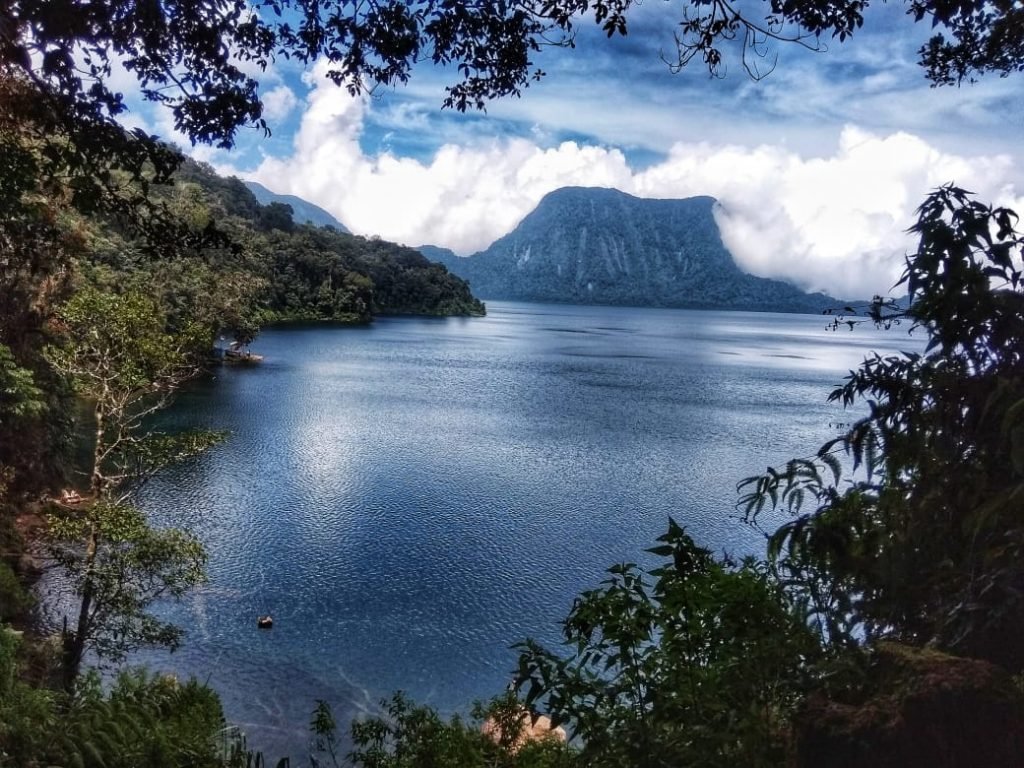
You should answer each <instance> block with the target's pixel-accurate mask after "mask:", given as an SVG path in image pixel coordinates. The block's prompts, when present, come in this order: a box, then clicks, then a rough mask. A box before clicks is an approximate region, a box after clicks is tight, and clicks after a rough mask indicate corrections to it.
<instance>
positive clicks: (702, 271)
mask: <svg viewBox="0 0 1024 768" xmlns="http://www.w3.org/2000/svg"><path fill="white" fill-rule="evenodd" d="M714 205H715V200H714V199H713V198H710V197H693V198H688V199H685V200H646V199H641V198H637V197H633V196H631V195H627V194H625V193H623V192H619V191H617V190H614V189H589V188H580V187H568V188H564V189H559V190H556V191H555V192H552V193H550V194H548V195H547V196H546V197H544V199H542V200H541V202H540V203H539V204H538V206H537V207H536V208H535V209H534V210H533V212H531V213H530V214H529V215H528V216H527V217H526V218H525V219H523V221H522V222H521V223H520V224H519V226H518V227H516V229H515V230H513V231H512V232H511V233H509V234H508V235H506V236H505V237H503V238H501V239H500V240H498V241H496V242H495V243H494V244H492V245H491V246H490V247H489V248H487V249H486V250H484V251H481V252H480V253H477V254H474V255H473V256H469V257H467V258H459V257H458V256H456V255H455V254H454V253H452V252H451V251H447V250H445V249H439V248H433V247H430V246H425V247H424V248H423V249H421V250H422V251H423V252H424V253H425V254H426V255H427V256H428V258H431V259H432V260H435V261H439V262H440V263H442V264H444V265H445V266H447V267H448V269H449V270H450V271H451V272H453V273H454V274H456V275H458V276H460V277H462V278H464V279H466V280H467V281H469V283H470V285H471V287H472V289H473V291H474V293H476V294H477V295H479V296H482V297H486V298H494V299H516V300H526V301H555V302H568V303H579V304H626V305H633V306H660V307H706V308H723V309H752V310H774V311H790V312H819V311H821V310H822V309H824V308H826V307H830V306H836V305H837V303H838V301H837V300H836V299H832V298H830V297H827V296H824V295H822V294H805V293H804V292H803V291H801V290H799V289H798V288H796V287H794V286H792V285H790V284H788V283H784V282H782V281H779V280H769V279H765V278H759V277H754V276H753V275H748V274H746V273H744V272H743V271H741V270H740V269H739V267H737V266H736V263H735V262H734V261H733V258H732V256H731V254H730V253H729V252H728V250H726V248H725V246H724V245H723V244H722V239H721V236H720V234H719V231H718V225H717V224H716V222H715V219H714V216H713V215H712V210H713V207H714Z"/></svg>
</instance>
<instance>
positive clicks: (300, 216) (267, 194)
mask: <svg viewBox="0 0 1024 768" xmlns="http://www.w3.org/2000/svg"><path fill="white" fill-rule="evenodd" d="M242 183H243V184H245V186H246V187H248V188H249V191H250V192H252V194H253V197H255V198H256V201H257V202H258V203H259V204H260V205H270V204H271V203H284V204H285V205H290V206H291V207H292V219H294V221H295V223H296V224H312V225H313V226H314V227H333V228H334V229H336V230H338V231H339V232H344V233H346V234H347V233H348V227H346V226H345V225H344V224H342V223H341V222H340V221H338V220H337V219H336V218H334V217H333V216H332V215H331V214H329V213H328V212H327V211H325V210H324V209H323V208H321V207H320V206H318V205H313V204H312V203H311V202H309V201H308V200H303V199H302V198H301V197H296V196H295V195H279V194H277V193H276V192H271V191H270V190H269V189H267V188H266V187H264V186H263V185H262V184H260V183H259V182H258V181H243V182H242Z"/></svg>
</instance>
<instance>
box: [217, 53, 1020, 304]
mask: <svg viewBox="0 0 1024 768" xmlns="http://www.w3.org/2000/svg"><path fill="white" fill-rule="evenodd" d="M323 74H324V73H323V67H322V66H321V67H318V68H317V69H316V70H315V71H314V73H313V74H312V75H311V76H310V77H309V78H308V81H307V82H308V83H309V84H310V85H311V86H312V90H311V92H310V94H309V96H308V99H307V101H306V104H305V114H304V116H303V119H302V124H301V127H300V129H299V131H298V133H297V134H296V137H295V141H294V151H293V154H292V155H291V156H290V157H288V158H284V159H280V158H266V159H265V160H264V161H263V162H262V163H261V164H260V165H259V166H258V167H257V168H256V169H254V170H253V171H251V172H247V173H244V172H243V173H240V175H243V176H246V177H248V178H253V179H256V180H257V181H260V182H262V183H263V184H265V185H266V186H268V187H269V188H271V189H273V190H274V191H276V192H281V193H289V194H296V195H299V196H300V197H303V198H306V199H308V200H310V201H312V202H315V203H317V204H318V205H321V206H323V207H324V208H326V209H328V210H330V211H331V212H332V213H333V214H335V215H336V216H338V218H339V219H341V221H343V222H344V223H345V224H346V226H348V227H349V228H351V229H352V230H353V231H354V232H357V233H359V234H364V235H374V234H377V235H380V236H382V237H385V238H388V239H391V240H396V241H398V242H404V243H408V244H412V245H417V244H421V243H433V244H436V245H442V246H447V247H449V248H452V249H454V250H455V251H457V252H460V253H470V252H472V251H475V250H478V249H481V248H484V247H486V246H487V245H489V244H490V243H491V242H492V241H493V240H495V239H496V238H498V237H500V236H502V235H504V234H506V233H507V232H508V231H510V230H511V229H512V228H513V227H514V226H515V225H516V224H517V223H518V221H519V220H521V219H522V217H523V216H525V215H526V214H527V213H528V212H529V211H530V210H532V208H533V207H534V206H535V205H536V204H537V202H538V201H539V200H540V198H541V197H542V196H543V195H544V194H546V193H547V192H550V191H551V190H554V189H557V188H558V187H562V186H567V185H580V186H605V187H616V188H618V189H621V190H623V191H625V192H630V193H633V194H636V195H639V196H642V197H686V196H690V195H713V196H715V197H716V198H718V200H719V202H720V204H721V205H720V208H719V210H718V213H717V220H718V223H719V226H720V228H721V230H722V236H723V240H724V241H725V243H726V245H727V247H729V249H730V250H731V251H732V253H733V255H734V256H735V258H736V260H737V262H738V263H739V264H740V265H741V266H742V267H743V268H744V269H746V270H747V271H750V272H753V273H755V274H759V275H764V276H772V277H783V278H787V279H790V280H792V281H794V282H796V283H798V284H800V285H801V286H803V287H806V288H814V289H821V290H826V291H828V292H830V293H832V294H833V295H837V296H840V297H850V298H855V297H866V296H870V295H872V294H874V293H876V292H879V291H884V290H886V289H887V288H888V287H889V286H891V285H892V284H893V283H894V282H895V280H896V279H897V278H898V276H899V274H900V272H901V270H902V264H903V256H904V254H905V253H906V252H907V251H908V250H910V249H912V247H913V243H912V241H911V238H910V237H909V236H908V235H907V234H906V232H905V230H906V228H907V227H908V226H909V225H910V224H911V223H912V221H913V217H914V211H915V209H916V207H917V206H918V205H919V204H920V202H921V201H922V200H923V198H924V196H925V195H926V194H927V192H928V191H929V190H930V189H932V188H934V187H935V186H937V185H939V184H942V183H945V182H949V181H955V182H956V183H958V184H960V185H961V186H965V187H967V188H969V189H972V190H973V191H975V192H977V193H979V195H980V196H981V198H982V199H985V200H989V201H992V202H997V203H1000V204H1010V205H1012V206H1014V207H1017V208H1018V209H1022V208H1024V199H1021V198H1020V197H1019V195H1020V191H1019V190H1021V189H1022V185H1021V183H1020V179H1021V169H1019V168H1016V167H1015V165H1014V163H1013V161H1012V160H1011V159H1010V158H1009V157H1008V156H1005V155H988V156H985V155H978V156H969V155H957V154H952V153H949V152H944V151H940V150H939V149H937V148H936V147H935V146H933V145H931V144H929V143H928V142H927V141H925V140H924V139H922V138H920V137H918V136H915V135H912V134H910V133H905V132H895V133H890V134H888V135H880V134H873V133H868V132H866V131H863V130H860V129H858V128H854V127H847V128H845V129H843V130H842V133H841V136H840V138H839V141H838V145H837V146H834V147H833V148H832V149H831V150H830V152H825V153H822V152H820V151H819V152H818V154H817V156H807V155H803V154H800V153H798V152H796V151H794V150H792V149H788V148H784V147H780V146H777V145H775V146H771V145H764V146H756V147H751V146H744V145H729V144H722V143H710V142H701V143H695V142H680V143H676V144H675V145H674V146H673V147H672V149H671V150H670V152H669V153H668V156H667V157H666V158H665V159H664V161H662V162H660V163H658V164H657V165H655V166H652V167H650V168H647V169H646V170H644V171H634V170H633V169H631V168H630V167H629V165H628V163H627V161H626V159H625V156H624V155H623V153H622V152H621V151H619V150H618V149H615V148H608V147H601V146H587V145H581V144H579V143H577V142H564V143H562V144H560V145H558V146H556V147H551V148H547V149H545V148H543V147H541V146H538V145H537V144H536V143H534V142H533V141H531V140H528V139H523V138H516V139H493V140H489V141H486V142H476V143H474V144H470V145H466V146H457V145H454V144H448V145H444V146H442V147H441V148H440V149H439V150H438V151H437V152H436V153H435V154H434V156H433V157H432V158H431V159H430V160H429V162H421V161H418V160H415V159H411V158H404V157H398V156H395V155H394V154H392V153H390V152H385V153H382V154H378V155H372V156H370V155H366V154H364V152H363V151H362V149H361V148H360V145H359V136H360V132H361V130H362V125H363V121H364V119H365V118H366V116H367V114H368V110H370V109H372V108H373V102H370V101H367V100H363V99H354V98H352V97H350V96H349V95H348V94H347V93H346V92H345V91H344V89H339V88H336V87H334V86H333V85H332V84H330V83H329V82H327V81H326V79H325V78H324V76H323ZM224 170H228V171H232V172H236V173H239V172H238V171H235V170H234V169H230V168H228V169H224Z"/></svg>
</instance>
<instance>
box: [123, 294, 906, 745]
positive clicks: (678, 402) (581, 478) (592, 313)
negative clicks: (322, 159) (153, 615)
mask: <svg viewBox="0 0 1024 768" xmlns="http://www.w3.org/2000/svg"><path fill="white" fill-rule="evenodd" d="M488 309H489V313H490V314H489V315H488V316H487V317H486V318H482V319H424V318H388V319H381V320H378V321H377V322H375V323H374V324H373V325H372V326H371V327H367V328H339V327H325V326H315V327H305V328H288V329H277V330H269V331H266V332H264V334H263V335H262V336H261V337H260V339H259V341H258V342H257V343H256V344H255V345H254V351H256V352H258V353H260V354H262V355H265V356H266V360H265V362H264V363H263V364H262V365H260V366H257V367H253V368H248V369H242V368H225V369H222V370H220V371H219V372H218V374H217V376H216V379H215V380H214V381H212V382H208V383H204V384H202V385H200V386H198V387H196V388H194V389H193V390H192V391H190V392H189V393H187V394H186V395H185V396H183V397H182V398H181V399H180V400H179V402H178V404H177V405H176V406H175V409H174V411H173V412H172V413H171V414H170V418H171V419H172V420H173V421H174V422H176V423H177V424H179V425H193V426H203V427H211V428H215V429H226V430H230V433H231V435H230V438H229V439H228V440H227V441H226V442H225V443H224V444H222V445H220V446H218V447H217V448H215V449H214V450H213V451H211V452H210V453H209V454H208V455H206V456H204V457H202V458H201V459H200V460H199V461H197V462H195V463H192V464H190V465H188V466H185V467H181V468H178V469H177V470H175V471H174V472H173V473H171V474H168V475H166V476H164V477H163V478H161V479H160V480H159V481H157V482H154V483H153V484H152V485H151V486H149V487H148V489H147V491H146V494H145V498H144V500H143V503H144V506H145V507H146V509H148V510H149V511H151V512H152V513H153V514H154V515H156V516H157V517H158V518H161V519H177V520H184V521H185V522H186V523H188V524H190V525H192V526H193V527H194V528H195V529H196V530H197V531H198V532H199V533H200V535H201V536H202V537H203V539H204V541H205V542H206V545H207V547H208V548H209V553H210V564H209V572H210V581H209V583H208V584H207V585H206V586H205V587H203V588H202V589H200V590H198V591H197V592H196V593H195V594H194V595H193V596H191V597H190V598H189V599H188V600H187V601H186V602H185V603H183V604H182V605H180V606H177V607H174V608H171V609H169V612H170V613H171V615H172V616H174V617H175V618H176V619H177V620H179V621H180V622H182V623H183V624H184V625H185V626H187V627H188V630H189V631H188V636H187V640H186V644H185V646H184V648H182V649H181V650H180V651H178V652H177V653H175V654H173V655H166V654H147V655H146V656H145V657H144V660H146V661H148V662H149V663H151V664H154V665H156V666H158V667H161V668H165V669H172V670H174V671H176V672H177V673H178V674H185V675H188V674H195V675H197V676H199V677H200V678H202V679H209V681H210V683H211V684H212V685H214V686H215V687H216V688H217V689H218V690H219V691H220V692H221V694H222V696H223V698H224V702H225V707H226V709H227V713H228V716H229V718H230V719H231V720H233V721H234V722H236V723H239V724H241V725H243V727H245V728H246V730H247V731H248V732H249V735H250V742H251V743H254V744H255V745H256V746H259V747H263V748H265V749H266V750H267V751H268V752H269V753H270V754H274V755H279V754H284V753H291V754H293V755H297V754H300V753H301V752H302V750H303V749H304V747H305V744H306V734H305V727H306V724H307V723H308V721H309V713H310V711H311V709H312V706H313V703H314V701H315V700H316V699H326V700H328V701H330V702H331V703H332V704H333V705H334V708H335V714H336V716H337V719H338V721H339V722H341V723H347V721H348V719H349V718H350V717H351V716H352V715H354V714H355V713H357V712H358V711H361V710H369V711H374V710H375V708H376V704H377V702H378V700H379V699H380V698H381V697H384V696H386V695H388V694H389V693H390V692H391V691H393V690H395V689H404V690H406V691H408V692H409V693H410V694H411V695H412V696H413V697H414V698H416V699H417V700H419V701H423V702H429V703H431V704H433V705H434V706H436V707H438V708H439V709H441V710H442V711H446V712H450V711H456V710H465V709H466V708H467V707H468V705H469V703H470V702H471V701H472V700H473V699H475V698H483V697H488V696H490V695H492V694H495V693H498V692H500V691H502V690H503V689H504V686H505V684H506V683H507V681H508V680H509V677H510V671H511V669H512V667H513V665H514V659H515V656H514V653H513V652H512V651H511V650H509V645H510V644H511V643H513V642H515V641H517V640H520V639H522V638H525V637H527V636H533V637H536V638H539V639H542V640H544V641H547V642H551V643H554V642H557V639H558V621H559V620H560V619H561V618H562V617H563V616H564V615H565V613H566V611H567V609H568V607H569V606H570V604H571V600H572V596H573V595H574V594H576V593H577V592H578V591H579V590H581V589H583V588H587V587H590V586H593V585H594V584H596V583H597V582H598V581H599V580H600V579H601V578H602V572H603V570H604V569H605V568H606V567H607V566H609V565H611V564H612V563H614V562H616V561H621V560H623V559H636V558H637V557H638V556H639V555H640V552H641V550H642V549H643V548H645V547H648V546H650V545H651V543H652V542H653V539H654V538H655V537H656V536H658V535H659V534H660V533H662V532H663V531H664V529H665V524H666V519H667V518H668V516H669V515H672V516H674V517H675V518H676V519H677V520H678V521H679V522H680V523H683V524H685V525H686V526H687V528H688V530H689V531H690V532H691V534H692V535H693V536H694V537H695V538H696V539H697V540H698V541H699V542H701V543H704V544H705V545H707V546H710V547H712V548H714V549H716V550H722V549H726V550H729V551H731V552H734V553H738V552H747V551H757V550H758V549H759V548H760V546H761V542H760V539H759V537H758V535H757V534H756V533H754V532H753V531H752V530H750V529H749V528H747V527H745V526H743V525H742V524H741V523H739V522H738V520H737V516H736V512H735V510H734V503H735V499H736V491H735V484H736V481H737V480H738V479H740V478H742V477H745V476H747V475H751V474H754V473H756V472H758V471H763V470H764V468H765V466H766V465H768V464H770V463H772V464H778V463H781V462H784V461H785V460H786V459H788V458H790V457H792V456H797V455H805V454H807V453H809V452H811V451H813V450H814V449H815V448H816V447H817V446H818V445H819V444H820V443H821V442H823V441H824V440H825V439H827V438H828V437H830V436H831V435H833V434H834V433H835V423H836V422H839V421H845V420H848V419H849V415H847V414H844V413H843V412H842V410H841V409H839V408H838V407H836V406H831V405H827V404H826V402H825V400H826V396H827V394H828V392H829V391H830V390H831V388H832V387H833V385H835V384H837V383H839V382H840V381H841V380H842V377H843V375H844V374H845V373H846V372H847V370H848V369H850V368H852V367H854V366H856V365H857V364H858V363H859V362H860V360H861V359H862V358H863V357H864V356H865V355H866V354H868V352H869V351H871V350H873V349H879V350H883V349H893V348H895V347H899V346H912V343H911V342H910V341H908V340H907V337H906V335H905V334H900V333H898V332H896V331H892V332H889V333H881V332H878V331H874V330H873V329H870V328H867V327H861V328H858V329H857V330H856V331H855V332H853V333H850V332H848V331H845V330H844V331H838V332H828V331H826V330H825V321H824V320H823V319H822V318H821V317H816V316H806V315H768V314H755V313H749V314H748V313H724V312H722V313H719V312H691V311H681V310H644V309H626V308H604V307H569V306H550V305H530V304H510V303H497V302H494V303H491V304H490V305H489V307H488ZM263 613H270V614H273V616H274V619H275V625H274V628H273V630H271V631H260V630H258V629H257V628H256V616H257V615H258V614H263Z"/></svg>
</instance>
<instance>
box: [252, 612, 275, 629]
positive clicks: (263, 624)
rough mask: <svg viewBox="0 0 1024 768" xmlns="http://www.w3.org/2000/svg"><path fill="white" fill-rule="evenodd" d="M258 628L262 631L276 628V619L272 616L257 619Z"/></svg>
mask: <svg viewBox="0 0 1024 768" xmlns="http://www.w3.org/2000/svg"><path fill="white" fill-rule="evenodd" d="M256 626H257V627H259V628H260V629H270V628H272V627H273V626H274V617H273V616H271V615H270V614H267V615H266V616H260V617H259V618H257V619H256Z"/></svg>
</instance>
